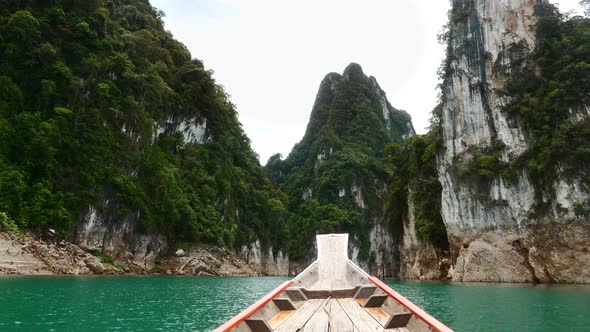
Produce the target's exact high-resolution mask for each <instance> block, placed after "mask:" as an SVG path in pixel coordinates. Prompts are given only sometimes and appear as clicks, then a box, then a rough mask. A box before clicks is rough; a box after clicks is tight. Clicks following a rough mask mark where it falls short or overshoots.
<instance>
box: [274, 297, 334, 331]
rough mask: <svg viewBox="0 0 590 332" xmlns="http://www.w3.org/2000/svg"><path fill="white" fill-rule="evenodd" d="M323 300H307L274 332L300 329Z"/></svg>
mask: <svg viewBox="0 0 590 332" xmlns="http://www.w3.org/2000/svg"><path fill="white" fill-rule="evenodd" d="M324 302H325V300H321V299H317V300H309V301H307V302H305V303H304V304H303V305H302V306H301V307H300V308H299V309H298V310H297V311H295V313H293V315H291V317H289V318H288V319H287V320H285V321H284V322H283V323H282V324H280V325H279V326H278V327H277V328H276V329H275V331H277V332H293V331H297V330H300V329H302V328H303V327H304V326H305V324H306V323H307V321H308V320H309V319H310V318H311V317H312V316H313V314H314V313H315V312H316V311H317V310H318V308H319V307H320V306H321V305H322V304H323V303H324Z"/></svg>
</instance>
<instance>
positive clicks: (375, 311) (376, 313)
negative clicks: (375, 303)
mask: <svg viewBox="0 0 590 332" xmlns="http://www.w3.org/2000/svg"><path fill="white" fill-rule="evenodd" d="M365 310H367V312H368V313H369V314H370V315H371V316H373V318H375V320H376V321H378V322H379V324H381V326H385V324H387V321H388V320H389V317H391V315H390V314H388V313H387V312H385V310H383V309H382V308H381V307H379V308H367V307H365Z"/></svg>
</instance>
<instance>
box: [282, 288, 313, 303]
mask: <svg viewBox="0 0 590 332" xmlns="http://www.w3.org/2000/svg"><path fill="white" fill-rule="evenodd" d="M285 293H287V296H289V298H290V299H291V300H293V301H307V300H309V299H308V298H307V296H305V294H303V292H302V291H301V288H296V287H289V288H287V289H285Z"/></svg>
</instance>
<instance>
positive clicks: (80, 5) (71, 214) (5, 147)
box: [0, 0, 285, 248]
mask: <svg viewBox="0 0 590 332" xmlns="http://www.w3.org/2000/svg"><path fill="white" fill-rule="evenodd" d="M163 15H164V14H163V13H162V12H160V11H156V10H155V9H154V8H153V7H152V6H151V5H150V4H149V2H148V1H147V0H104V1H103V0H92V1H86V0H85V1H77V0H54V1H42V2H40V1H33V0H30V1H27V0H23V1H17V0H14V1H13V0H2V1H0V58H1V60H0V61H1V63H0V212H2V213H3V216H4V217H3V218H4V219H5V223H6V224H9V223H10V224H15V225H16V226H18V227H20V228H23V229H33V230H43V229H47V228H53V229H56V230H57V231H59V232H60V233H62V234H63V235H65V236H67V235H68V232H69V229H70V227H71V225H72V223H73V222H74V221H75V220H77V219H78V218H79V215H80V214H81V213H82V211H84V209H86V208H87V207H88V206H89V205H93V204H97V202H101V201H102V202H106V203H107V204H108V205H106V204H101V205H100V206H102V208H103V209H105V208H106V209H109V210H111V211H112V214H113V216H112V219H113V221H114V222H116V221H117V220H121V219H123V218H124V216H126V215H127V214H129V213H137V214H138V215H140V218H139V224H140V226H141V229H143V231H147V232H159V233H162V234H165V235H166V236H167V237H168V238H169V239H170V240H172V241H175V242H199V243H210V244H214V245H219V246H226V247H229V248H231V247H234V246H238V245H242V244H247V243H251V242H252V241H255V239H260V240H261V241H262V242H263V244H264V245H266V246H269V245H274V247H275V248H280V247H281V246H282V245H283V241H284V237H283V234H284V232H283V230H284V226H283V222H284V214H285V209H284V207H283V206H284V201H283V200H284V197H283V196H282V195H281V194H280V193H278V192H277V191H276V190H275V189H274V188H273V185H272V183H271V182H270V180H268V178H267V177H265V176H264V174H263V173H262V169H261V168H260V165H259V163H258V160H257V156H256V155H255V153H254V152H253V150H252V149H251V147H250V141H249V139H248V137H246V135H245V133H244V132H243V130H242V128H241V125H240V123H239V121H238V118H237V113H236V110H235V108H234V106H233V105H232V104H231V102H230V101H229V98H228V97H227V94H226V93H225V91H224V90H223V89H222V87H221V86H220V85H218V84H217V83H216V82H215V81H214V80H213V78H212V72H211V71H208V70H205V69H204V66H203V63H202V62H201V61H199V60H196V59H194V58H192V56H191V54H190V53H189V51H188V50H187V48H186V47H185V46H184V45H183V44H181V43H180V42H178V41H176V40H175V39H174V38H173V37H172V35H171V33H170V32H167V31H165V30H164V27H163V22H162V17H163ZM180 124H183V125H184V127H183V126H181V125H180ZM199 126H201V128H203V127H206V129H205V132H204V133H203V134H202V137H197V138H194V137H193V139H192V140H191V139H188V140H187V139H186V137H189V138H190V137H191V136H190V135H188V134H190V133H191V131H192V132H194V131H195V130H196V129H195V128H198V127H199ZM193 136H194V135H193ZM199 140H200V141H199ZM271 234H273V236H271ZM271 242H272V243H271Z"/></svg>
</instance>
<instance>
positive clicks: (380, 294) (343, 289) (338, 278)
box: [215, 234, 452, 332]
mask: <svg viewBox="0 0 590 332" xmlns="http://www.w3.org/2000/svg"><path fill="white" fill-rule="evenodd" d="M317 247H318V257H317V260H316V261H315V262H313V263H312V264H311V265H310V266H309V267H307V268H306V269H305V270H304V271H303V272H301V274H299V275H298V276H297V277H295V278H294V279H292V280H289V281H286V282H285V283H283V284H282V285H280V286H279V287H277V288H276V289H275V290H273V291H272V292H270V293H268V294H267V295H266V296H264V297H263V298H262V299H260V300H259V301H258V302H256V303H254V304H253V305H251V306H250V307H249V308H247V309H246V310H244V311H243V312H241V313H240V314H238V315H237V316H235V317H233V318H232V319H230V320H229V321H227V322H226V323H225V324H223V325H222V326H220V327H218V328H217V329H216V330H215V331H216V332H224V331H234V332H273V331H276V332H286V331H339V332H345V331H350V332H364V331H397V332H408V331H410V332H431V331H437V332H449V331H451V332H452V330H451V329H449V328H448V327H446V326H445V325H444V324H442V323H441V322H439V321H438V320H436V319H434V318H433V317H432V316H430V315H428V314H427V313H426V312H425V311H424V310H422V309H420V308H419V307H418V306H416V305H414V304H413V303H412V302H410V301H409V300H407V299H406V298H404V297H403V296H401V295H400V294H398V293H397V292H395V291H394V290H393V289H391V288H390V287H388V286H387V285H386V284H384V283H383V282H382V281H381V280H379V279H377V278H375V277H373V276H369V275H368V274H367V273H366V272H365V271H363V270H362V269H361V268H359V267H358V266H357V265H356V264H354V263H353V262H352V261H351V260H349V259H348V253H347V251H348V250H347V249H348V234H329V235H318V236H317Z"/></svg>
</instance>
